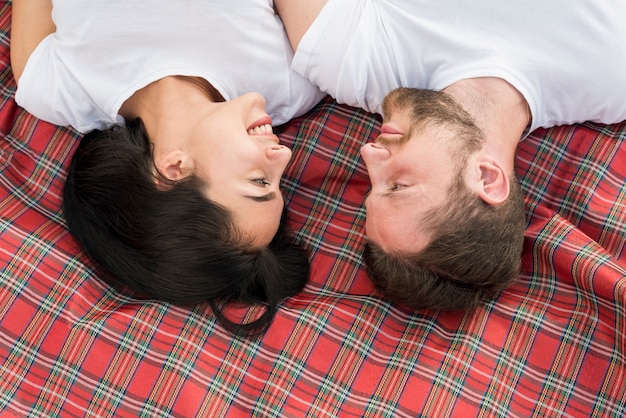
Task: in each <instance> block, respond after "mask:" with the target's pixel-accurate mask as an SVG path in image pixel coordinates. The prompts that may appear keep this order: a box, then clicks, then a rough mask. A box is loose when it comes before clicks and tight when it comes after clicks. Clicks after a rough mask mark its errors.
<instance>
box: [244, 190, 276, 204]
mask: <svg viewBox="0 0 626 418" xmlns="http://www.w3.org/2000/svg"><path fill="white" fill-rule="evenodd" d="M246 197H247V198H248V199H251V200H254V201H255V202H270V201H272V200H274V199H276V193H274V192H270V193H268V194H266V195H263V196H246Z"/></svg>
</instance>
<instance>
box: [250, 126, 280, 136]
mask: <svg viewBox="0 0 626 418" xmlns="http://www.w3.org/2000/svg"><path fill="white" fill-rule="evenodd" d="M272 133H274V131H273V130H272V125H270V124H269V123H266V124H265V125H261V126H255V127H254V128H250V129H248V135H268V134H272Z"/></svg>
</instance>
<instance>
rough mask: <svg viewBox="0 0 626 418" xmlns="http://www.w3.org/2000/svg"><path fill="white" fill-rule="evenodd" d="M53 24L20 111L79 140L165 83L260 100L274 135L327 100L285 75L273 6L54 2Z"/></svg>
mask: <svg viewBox="0 0 626 418" xmlns="http://www.w3.org/2000/svg"><path fill="white" fill-rule="evenodd" d="M52 18H53V21H54V23H55V25H56V32H55V33H53V34H51V35H49V36H48V37H46V38H45V39H44V40H43V41H42V42H41V43H40V44H39V45H38V46H37V48H36V49H35V51H34V52H33V53H32V55H31V57H30V58H29V60H28V62H27V64H26V67H25V69H24V72H23V74H22V77H21V78H20V80H19V87H18V89H17V92H16V101H17V103H18V104H19V105H20V106H22V107H24V108H25V109H26V110H28V111H29V112H30V113H32V114H34V115H35V116H37V117H39V118H40V119H43V120H46V121H48V122H51V123H54V124H57V125H71V126H73V127H74V128H76V129H77V130H79V131H81V132H88V131H90V130H92V129H95V128H98V129H102V128H105V127H108V126H110V125H112V124H113V123H116V122H121V121H123V119H122V118H121V117H120V116H118V112H119V109H120V107H121V106H122V104H123V103H124V101H125V100H126V99H128V98H129V97H130V96H131V95H132V94H133V93H134V92H135V91H137V90H138V89H140V88H142V87H144V86H146V85H147V84H149V83H151V82H153V81H156V80H158V79H160V78H163V77H165V76H169V75H186V76H197V77H202V78H205V79H206V80H207V81H209V82H210V83H211V84H212V85H213V86H214V87H215V88H216V89H217V90H218V91H219V92H220V93H221V94H222V96H223V97H224V98H225V99H226V100H230V99H233V98H234V97H237V96H240V95H242V94H244V93H248V92H259V93H261V94H262V95H263V96H264V97H265V98H266V101H267V111H268V113H269V115H270V116H271V117H272V121H273V123H274V124H275V125H279V124H282V123H284V122H287V121H288V120H290V119H291V118H293V117H296V116H299V115H301V114H303V113H305V112H306V111H307V110H309V109H311V108H312V107H313V106H314V105H315V104H316V103H317V102H318V101H319V100H320V99H321V98H322V97H324V94H323V93H322V92H321V91H319V89H318V88H317V87H314V86H313V85H312V84H311V83H310V82H308V81H307V80H306V79H304V78H303V77H301V76H300V75H298V74H297V73H295V72H294V71H293V70H291V69H290V67H289V65H290V62H291V58H292V55H293V54H292V51H291V47H290V45H289V43H288V40H287V37H286V34H285V32H284V28H283V25H282V22H281V21H280V19H279V18H278V16H277V15H275V13H274V9H273V2H272V0H212V1H206V0H184V1H172V0H150V1H138V0H89V1H85V0H53V11H52Z"/></svg>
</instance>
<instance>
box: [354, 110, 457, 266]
mask: <svg viewBox="0 0 626 418" xmlns="http://www.w3.org/2000/svg"><path fill="white" fill-rule="evenodd" d="M413 122H414V121H413V120H411V116H410V113H409V111H408V109H395V110H392V112H391V113H389V114H388V115H387V117H386V118H385V122H384V124H383V126H382V129H381V134H380V136H379V137H378V138H377V139H376V141H375V142H373V143H369V144H366V145H364V146H363V147H362V148H361V156H362V157H363V160H364V161H365V165H366V166H367V171H368V174H369V177H370V181H371V183H372V188H371V191H370V194H369V196H368V197H367V199H366V200H365V208H366V212H367V218H366V224H365V225H366V226H365V228H366V234H367V236H368V239H369V240H370V241H372V242H374V243H376V244H378V245H379V246H380V247H381V248H382V249H383V251H385V252H393V253H415V252H418V251H421V250H422V249H423V248H424V247H425V246H426V245H427V244H428V243H429V241H430V239H431V237H430V234H429V233H428V232H427V231H426V230H425V228H423V218H424V216H425V214H426V213H428V212H429V211H430V210H431V209H433V208H435V207H437V206H439V205H441V204H443V203H444V202H445V201H446V196H447V191H448V190H449V188H450V185H451V184H452V180H453V178H454V177H455V176H456V175H457V171H458V170H457V168H456V163H455V161H454V160H453V157H452V153H451V151H450V149H451V144H450V141H451V139H452V133H451V132H449V131H446V130H445V128H441V127H435V126H434V125H430V124H428V125H426V126H425V127H424V128H422V129H419V130H416V129H413V126H414V123H413Z"/></svg>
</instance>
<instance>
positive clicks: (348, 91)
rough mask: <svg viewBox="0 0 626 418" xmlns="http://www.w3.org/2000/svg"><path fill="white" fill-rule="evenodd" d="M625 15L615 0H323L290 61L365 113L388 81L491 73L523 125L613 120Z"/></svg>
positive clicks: (623, 63)
mask: <svg viewBox="0 0 626 418" xmlns="http://www.w3.org/2000/svg"><path fill="white" fill-rule="evenodd" d="M625 16H626V2H615V1H614V0H598V1H593V2H585V3H583V4H580V5H578V6H577V7H571V5H570V2H568V1H567V0H528V1H524V2H512V1H502V0H475V1H456V0H445V1H432V0H354V1H342V0H329V1H328V3H327V4H326V6H325V7H324V8H323V9H322V11H321V13H320V15H319V17H318V19H316V21H315V22H314V23H313V25H312V26H311V28H310V29H309V30H308V31H307V33H306V34H305V35H304V37H303V38H302V40H301V42H300V43H299V45H298V50H297V51H296V54H295V56H294V59H293V62H292V68H294V70H296V71H297V72H299V73H300V74H302V75H304V76H305V77H306V78H308V79H309V80H311V81H313V82H314V83H315V84H316V85H318V86H320V87H321V88H322V90H324V91H325V92H327V93H329V94H330V95H331V96H332V97H335V98H337V100H338V101H339V102H340V103H345V104H348V105H351V106H358V107H363V108H364V109H367V110H369V111H371V112H377V113H381V103H382V99H383V97H384V96H385V95H386V94H387V93H388V92H390V91H391V90H393V89H394V88H397V87H419V88H427V89H432V90H441V89H443V88H445V87H447V86H449V85H450V84H452V83H454V82H456V81H459V80H462V79H466V78H474V77H499V78H503V79H505V80H507V81H508V82H509V83H510V84H511V85H513V86H514V87H515V88H517V90H518V91H519V92H520V93H522V94H523V95H524V97H525V98H526V100H527V102H528V104H529V106H530V110H531V113H532V116H533V118H532V125H531V127H530V130H531V131H532V130H535V129H536V128H538V127H550V126H557V125H563V124H571V123H575V122H583V121H588V120H593V121H596V122H604V123H615V122H621V121H622V120H623V119H624V118H625V117H626V116H625V115H626V100H624V98H623V94H616V92H625V91H626V76H624V71H623V68H626V44H625V43H624V42H623V40H624V39H626V26H625V25H624V24H623V21H624V17H625ZM599 45H601V47H598V46H599ZM581 80H584V81H581Z"/></svg>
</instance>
